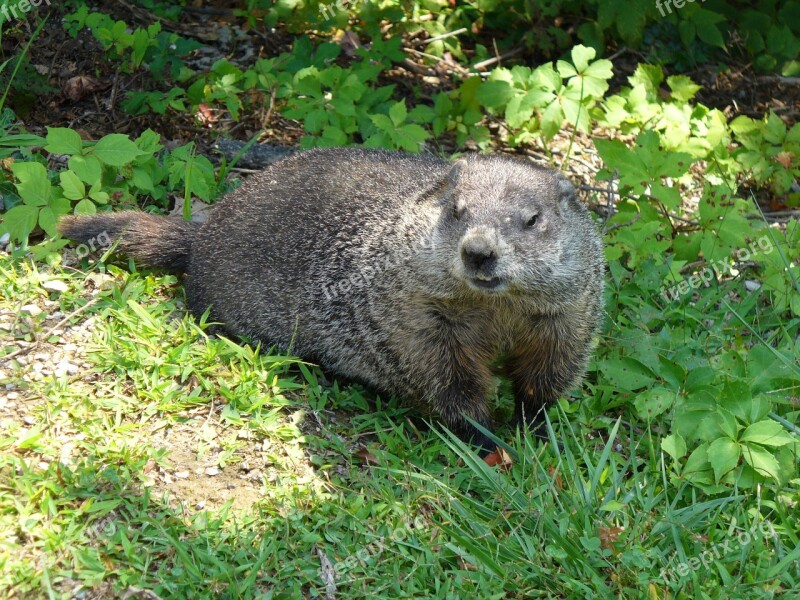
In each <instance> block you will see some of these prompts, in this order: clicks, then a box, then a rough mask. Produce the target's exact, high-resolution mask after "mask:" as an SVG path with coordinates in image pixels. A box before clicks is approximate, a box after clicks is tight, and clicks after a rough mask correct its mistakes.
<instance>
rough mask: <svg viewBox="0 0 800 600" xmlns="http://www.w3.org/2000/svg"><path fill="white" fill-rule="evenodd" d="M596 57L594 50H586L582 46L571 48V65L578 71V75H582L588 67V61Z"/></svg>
mask: <svg viewBox="0 0 800 600" xmlns="http://www.w3.org/2000/svg"><path fill="white" fill-rule="evenodd" d="M596 55H597V51H596V50H595V49H594V48H587V47H586V46H584V45H582V44H578V45H577V46H575V47H573V48H572V63H573V64H574V65H575V68H576V69H577V70H578V73H583V72H584V71H585V70H586V68H587V67H588V66H589V61H590V60H592V59H593V58H594V57H595V56H596Z"/></svg>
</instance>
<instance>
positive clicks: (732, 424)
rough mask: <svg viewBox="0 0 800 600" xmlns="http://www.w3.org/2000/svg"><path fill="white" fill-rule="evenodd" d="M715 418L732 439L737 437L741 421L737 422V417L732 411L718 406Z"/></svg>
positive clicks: (721, 428) (721, 429)
mask: <svg viewBox="0 0 800 600" xmlns="http://www.w3.org/2000/svg"><path fill="white" fill-rule="evenodd" d="M714 420H715V422H716V424H717V425H718V426H719V429H720V431H722V433H724V434H725V435H727V436H728V437H729V438H731V439H732V440H735V439H736V436H737V435H738V434H739V423H737V422H736V417H735V416H734V415H733V413H732V412H730V411H729V410H726V409H724V408H718V409H717V414H716V415H715V419H714Z"/></svg>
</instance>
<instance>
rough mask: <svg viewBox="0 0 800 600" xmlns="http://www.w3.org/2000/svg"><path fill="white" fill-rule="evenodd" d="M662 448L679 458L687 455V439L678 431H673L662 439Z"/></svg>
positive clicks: (676, 458) (673, 456)
mask: <svg viewBox="0 0 800 600" xmlns="http://www.w3.org/2000/svg"><path fill="white" fill-rule="evenodd" d="M661 449H662V450H664V452H666V453H667V454H669V455H670V456H671V457H672V458H674V459H675V460H678V459H679V458H683V457H684V456H686V441H685V440H684V439H683V438H682V437H681V436H680V435H678V434H677V433H671V434H670V435H668V436H667V437H665V438H664V439H663V440H661Z"/></svg>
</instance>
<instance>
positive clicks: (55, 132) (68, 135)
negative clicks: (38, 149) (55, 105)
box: [44, 127, 83, 154]
mask: <svg viewBox="0 0 800 600" xmlns="http://www.w3.org/2000/svg"><path fill="white" fill-rule="evenodd" d="M46 139H47V145H45V147H44V149H45V150H47V151H48V152H52V153H53V154H80V153H81V152H83V141H82V140H81V136H80V135H78V132H77V131H74V130H72V129H68V128H66V127H48V128H47V138H46Z"/></svg>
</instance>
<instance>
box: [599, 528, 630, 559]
mask: <svg viewBox="0 0 800 600" xmlns="http://www.w3.org/2000/svg"><path fill="white" fill-rule="evenodd" d="M623 531H625V528H624V527H601V528H600V529H599V530H598V533H599V534H600V546H601V547H603V548H604V549H606V550H611V551H612V552H614V553H616V548H614V547H613V546H612V544H615V543H617V542H618V541H619V534H620V533H622V532H623Z"/></svg>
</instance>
